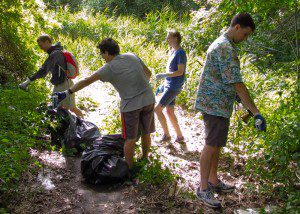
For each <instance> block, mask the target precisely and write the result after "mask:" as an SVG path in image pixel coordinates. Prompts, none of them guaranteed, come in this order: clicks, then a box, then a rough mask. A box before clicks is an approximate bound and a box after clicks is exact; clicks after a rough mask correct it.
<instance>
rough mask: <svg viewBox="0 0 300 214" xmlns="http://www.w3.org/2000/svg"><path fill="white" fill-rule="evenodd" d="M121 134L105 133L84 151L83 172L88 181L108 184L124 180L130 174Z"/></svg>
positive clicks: (82, 159)
mask: <svg viewBox="0 0 300 214" xmlns="http://www.w3.org/2000/svg"><path fill="white" fill-rule="evenodd" d="M124 142H125V140H124V139H123V138H122V136H121V135H119V134H115V135H105V136H103V137H102V138H99V139H97V140H96V141H95V143H94V144H93V146H91V147H90V148H87V149H86V150H85V151H84V152H83V153H82V158H81V173H82V176H83V178H84V179H85V180H86V182H88V183H91V184H108V183H118V182H123V181H124V180H125V179H126V178H127V176H128V165H127V163H126V162H125V160H124V158H123V157H124V150H123V147H124Z"/></svg>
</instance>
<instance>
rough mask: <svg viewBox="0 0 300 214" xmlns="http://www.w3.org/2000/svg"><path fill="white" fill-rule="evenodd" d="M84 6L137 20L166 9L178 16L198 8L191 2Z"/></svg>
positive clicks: (98, 0) (94, 0)
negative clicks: (130, 16)
mask: <svg viewBox="0 0 300 214" xmlns="http://www.w3.org/2000/svg"><path fill="white" fill-rule="evenodd" d="M85 6H87V7H88V8H89V9H91V10H93V11H95V12H104V13H107V14H110V15H111V14H112V15H115V16H119V15H133V16H135V17H138V18H144V17H146V16H147V14H148V13H151V12H156V11H160V10H161V9H162V8H166V7H168V8H170V10H171V11H174V12H176V13H178V15H179V16H180V15H182V14H183V13H185V12H189V11H190V10H191V9H196V8H198V6H197V4H196V3H195V2H194V1H193V0H184V1H178V0H172V1H171V0H148V1H143V0H125V1H121V0H90V1H86V2H85Z"/></svg>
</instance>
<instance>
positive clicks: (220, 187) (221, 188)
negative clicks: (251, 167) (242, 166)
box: [208, 180, 235, 193]
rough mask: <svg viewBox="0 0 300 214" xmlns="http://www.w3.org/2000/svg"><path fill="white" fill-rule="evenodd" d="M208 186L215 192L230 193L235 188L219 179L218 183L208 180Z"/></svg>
mask: <svg viewBox="0 0 300 214" xmlns="http://www.w3.org/2000/svg"><path fill="white" fill-rule="evenodd" d="M208 187H209V189H211V190H212V191H215V192H224V193H229V192H232V191H233V190H234V189H235V186H232V185H229V184H225V183H224V182H223V181H221V180H219V183H218V184H217V185H213V184H212V183H211V182H208Z"/></svg>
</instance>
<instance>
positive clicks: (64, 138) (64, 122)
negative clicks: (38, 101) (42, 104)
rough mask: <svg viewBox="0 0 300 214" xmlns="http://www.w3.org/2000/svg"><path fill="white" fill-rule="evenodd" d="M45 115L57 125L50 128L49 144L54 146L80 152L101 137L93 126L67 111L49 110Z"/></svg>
mask: <svg viewBox="0 0 300 214" xmlns="http://www.w3.org/2000/svg"><path fill="white" fill-rule="evenodd" d="M47 115H49V116H50V118H51V120H52V121H53V122H56V123H57V126H56V127H55V128H50V134H51V143H52V144H54V145H60V146H62V145H64V146H65V148H66V149H72V148H75V149H76V150H77V151H78V152H81V151H83V150H84V149H85V148H86V147H88V146H91V145H92V144H93V143H94V142H95V140H96V139H98V138H99V137H101V134H100V132H99V129H98V127H97V126H96V125H95V124H93V123H91V122H88V121H85V120H83V119H81V118H79V117H76V116H75V115H74V114H72V113H70V112H69V111H68V110H65V109H61V108H58V109H50V110H48V111H47Z"/></svg>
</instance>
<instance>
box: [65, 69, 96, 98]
mask: <svg viewBox="0 0 300 214" xmlns="http://www.w3.org/2000/svg"><path fill="white" fill-rule="evenodd" d="M99 79H100V76H99V74H98V73H94V74H92V75H91V76H89V77H87V78H85V79H83V80H80V81H79V82H77V83H76V84H75V85H73V86H72V87H71V88H70V90H71V92H72V93H74V92H77V91H79V90H81V89H83V88H85V87H86V86H88V85H90V84H92V83H94V82H96V81H97V80H99Z"/></svg>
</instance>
